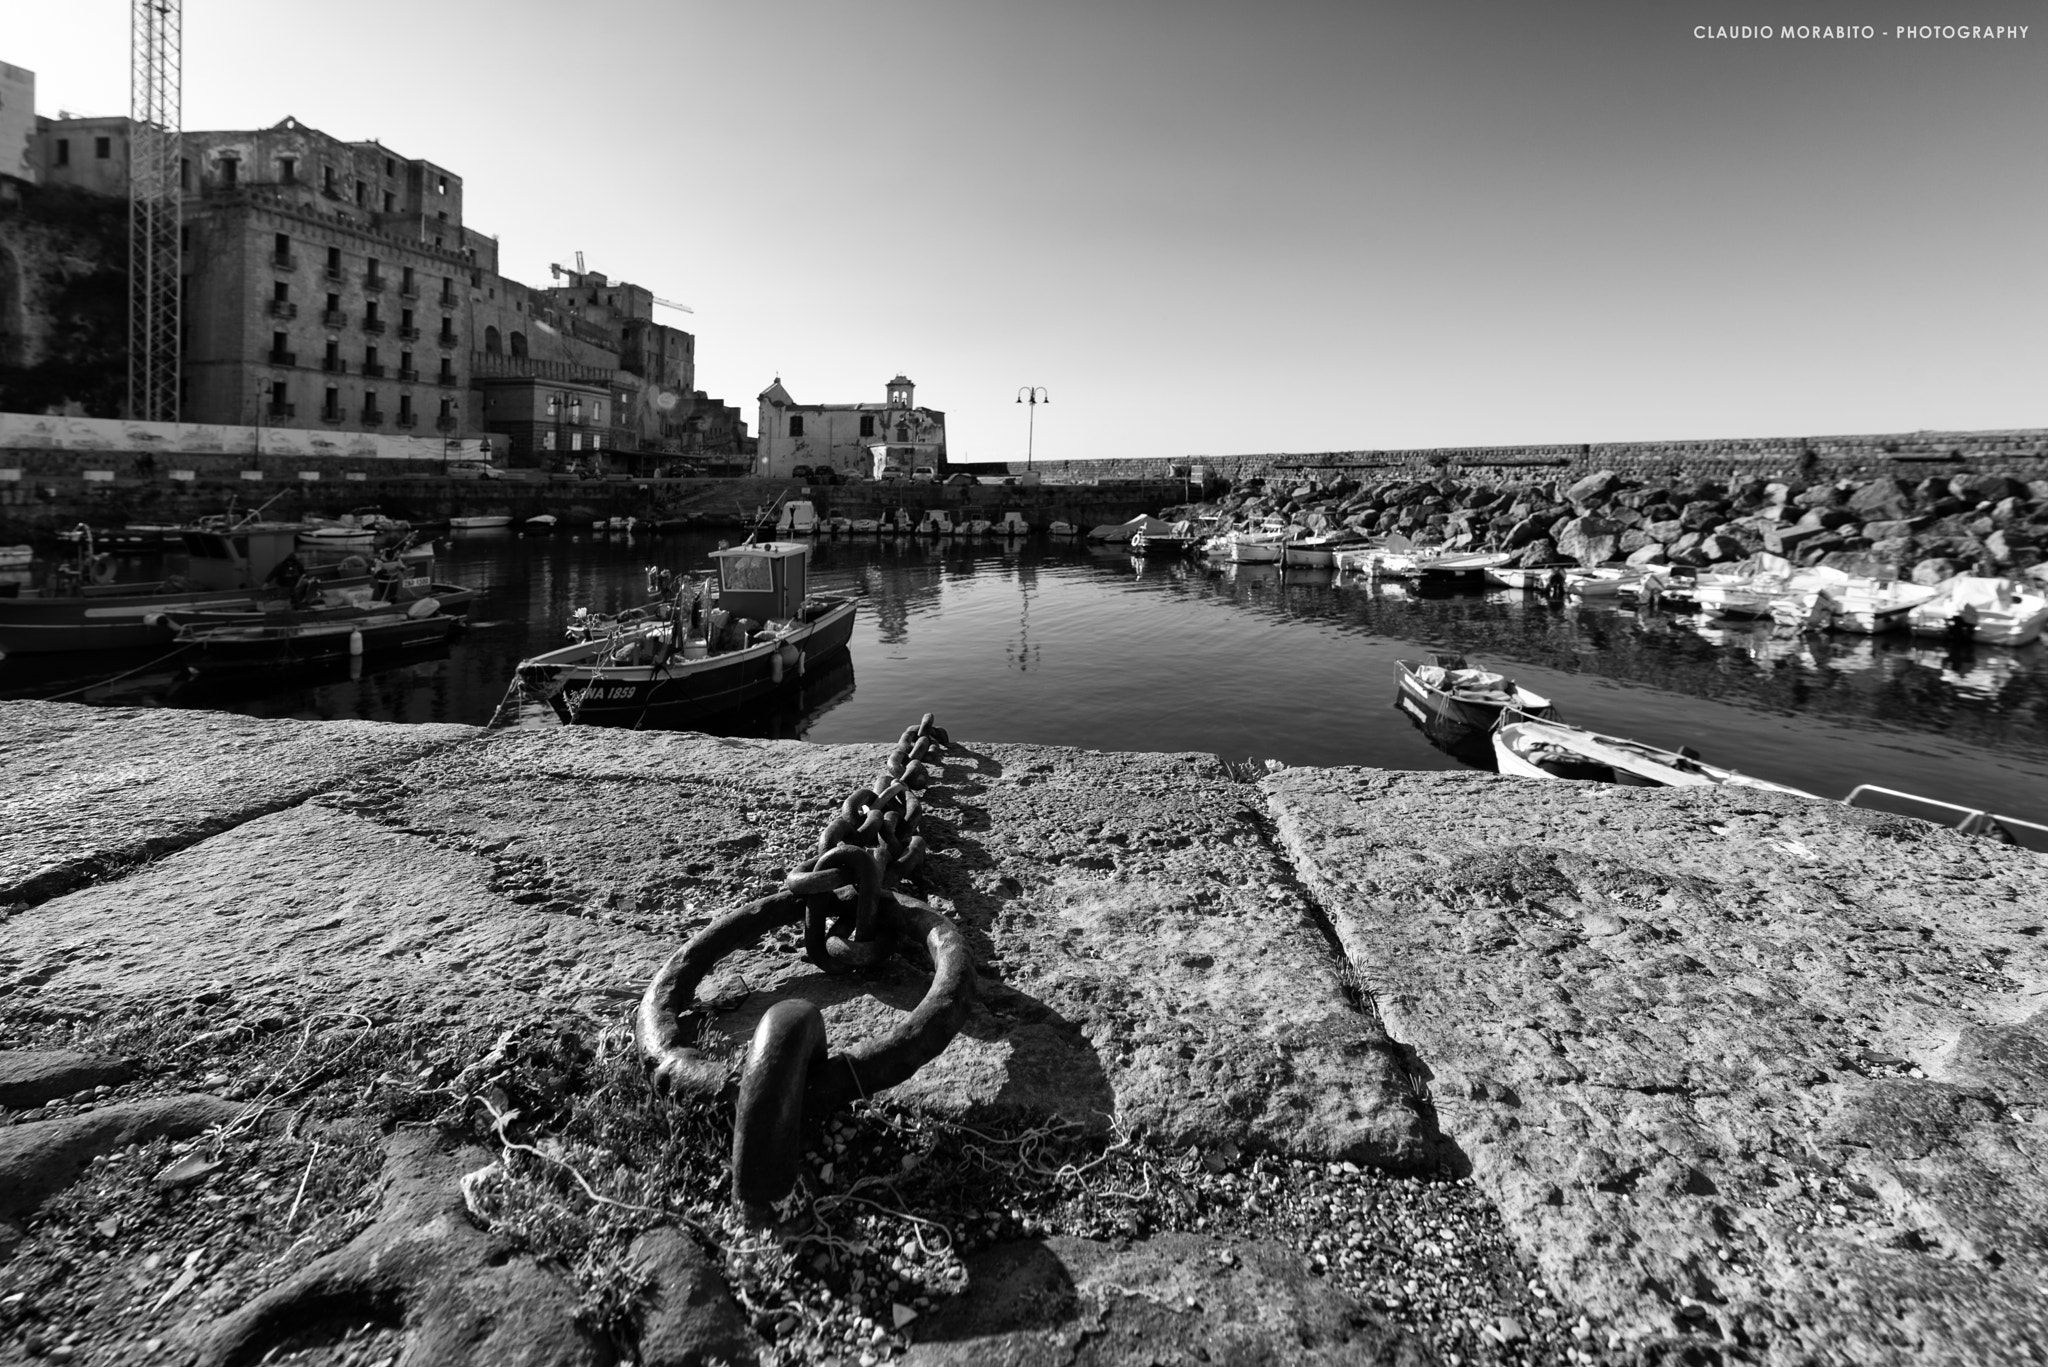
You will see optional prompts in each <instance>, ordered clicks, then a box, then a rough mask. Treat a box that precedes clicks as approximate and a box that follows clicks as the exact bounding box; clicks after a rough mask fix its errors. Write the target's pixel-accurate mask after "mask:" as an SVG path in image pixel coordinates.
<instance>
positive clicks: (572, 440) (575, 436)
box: [569, 432, 583, 451]
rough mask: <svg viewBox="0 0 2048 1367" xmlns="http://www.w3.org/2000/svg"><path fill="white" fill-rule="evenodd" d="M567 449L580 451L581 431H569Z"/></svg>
mask: <svg viewBox="0 0 2048 1367" xmlns="http://www.w3.org/2000/svg"><path fill="white" fill-rule="evenodd" d="M569 449H570V450H571V451H581V450H582V449H583V434H582V433H581V432H571V433H570V434H569Z"/></svg>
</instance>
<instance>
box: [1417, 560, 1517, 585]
mask: <svg viewBox="0 0 2048 1367" xmlns="http://www.w3.org/2000/svg"><path fill="white" fill-rule="evenodd" d="M1513 558H1514V556H1513V553H1512V552H1509V551H1456V552H1452V553H1450V554H1448V555H1434V556H1430V557H1428V558H1427V559H1422V560H1418V561H1416V562H1415V568H1414V573H1415V577H1416V579H1417V580H1419V581H1420V582H1421V583H1423V584H1425V585H1428V586H1430V587H1433V588H1447V587H1455V588H1465V587H1477V586H1478V585H1480V584H1483V583H1485V582H1486V572H1487V571H1488V570H1490V569H1495V568H1498V567H1499V566H1501V565H1505V564H1507V563H1508V561H1509V560H1511V559H1513Z"/></svg>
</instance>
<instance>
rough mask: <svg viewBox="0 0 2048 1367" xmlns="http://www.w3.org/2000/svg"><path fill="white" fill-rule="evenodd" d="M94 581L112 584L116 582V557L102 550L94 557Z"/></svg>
mask: <svg viewBox="0 0 2048 1367" xmlns="http://www.w3.org/2000/svg"><path fill="white" fill-rule="evenodd" d="M92 582H93V583H95V584H111V583H113V582H114V557H113V556H111V555H109V554H107V553H106V552H105V551H101V552H100V553H99V554H98V555H96V556H94V557H93V558H92Z"/></svg>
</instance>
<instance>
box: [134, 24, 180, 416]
mask: <svg viewBox="0 0 2048 1367" xmlns="http://www.w3.org/2000/svg"><path fill="white" fill-rule="evenodd" d="M131 4H132V27H131V34H130V48H129V80H128V121H129V129H128V416H129V417H131V418H138V419H141V420H143V421H148V422H176V421H177V420H178V369H179V340H180V337H179V334H180V332H181V331H182V329H181V327H180V318H179V312H180V305H181V302H182V301H181V300H180V298H179V295H180V293H181V291H180V289H179V281H178V222H179V217H180V211H181V208H182V206H181V203H180V195H181V191H180V187H179V174H178V161H179V154H180V152H181V150H182V144H183V141H184V140H183V138H182V137H181V135H180V126H179V124H180V117H181V111H180V101H181V99H182V93H183V85H184V80H183V71H184V30H185V15H184V0H131Z"/></svg>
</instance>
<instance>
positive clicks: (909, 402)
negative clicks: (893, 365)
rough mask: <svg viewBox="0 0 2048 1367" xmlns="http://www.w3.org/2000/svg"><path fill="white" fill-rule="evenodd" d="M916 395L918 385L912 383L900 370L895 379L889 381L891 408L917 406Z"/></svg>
mask: <svg viewBox="0 0 2048 1367" xmlns="http://www.w3.org/2000/svg"><path fill="white" fill-rule="evenodd" d="M916 395H917V386H916V385H914V384H912V383H911V382H910V381H909V380H908V379H906V378H905V377H904V376H903V375H902V374H901V373H900V372H899V373H898V374H897V376H896V378H895V379H893V380H891V381H889V407H890V408H892V409H902V408H915V407H916V406H917V405H916V404H915V403H914V402H913V400H914V399H915V397H916Z"/></svg>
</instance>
